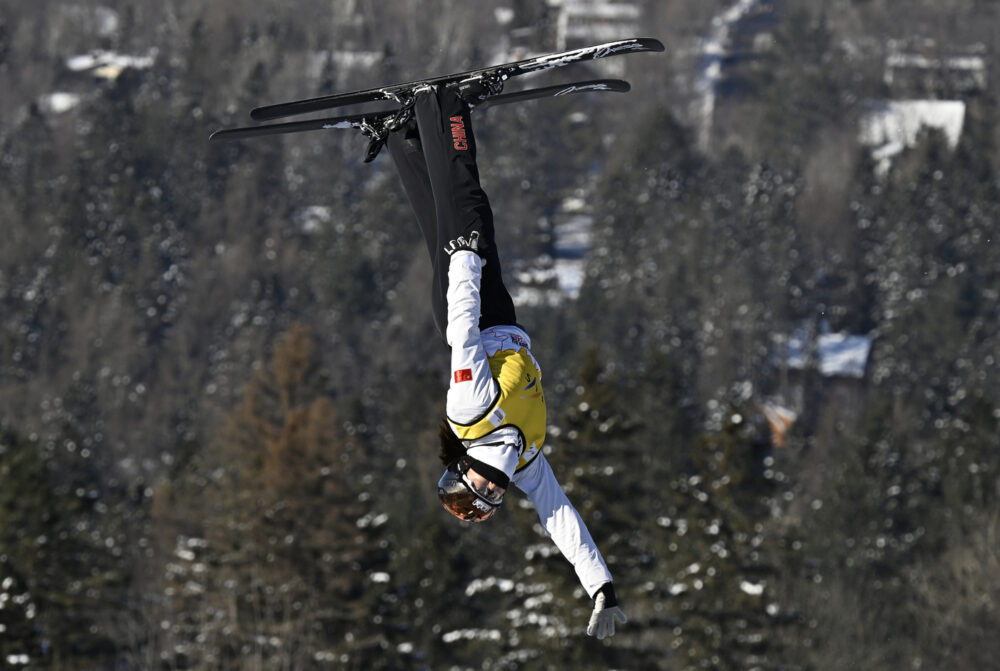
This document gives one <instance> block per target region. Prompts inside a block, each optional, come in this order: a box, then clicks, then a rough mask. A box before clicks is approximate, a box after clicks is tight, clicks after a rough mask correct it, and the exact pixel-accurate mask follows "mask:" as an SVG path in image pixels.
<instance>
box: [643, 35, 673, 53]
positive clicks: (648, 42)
mask: <svg viewBox="0 0 1000 671" xmlns="http://www.w3.org/2000/svg"><path fill="white" fill-rule="evenodd" d="M636 41H638V42H639V43H641V44H642V46H643V47H645V48H646V49H647V50H649V51H665V50H666V47H665V46H663V42H661V41H659V40H658V39H656V38H655V37H637V38H636Z"/></svg>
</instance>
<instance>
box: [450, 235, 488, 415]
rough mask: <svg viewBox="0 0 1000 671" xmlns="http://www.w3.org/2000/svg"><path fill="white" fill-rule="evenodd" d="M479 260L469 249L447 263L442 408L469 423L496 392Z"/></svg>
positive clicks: (455, 254)
mask: <svg viewBox="0 0 1000 671" xmlns="http://www.w3.org/2000/svg"><path fill="white" fill-rule="evenodd" d="M482 274H483V260H482V259H481V258H480V257H479V255H477V254H475V253H474V252H469V251H459V252H455V253H454V254H452V255H451V260H450V261H449V265H448V327H447V331H446V333H445V337H446V338H447V339H448V344H449V345H450V346H451V382H450V385H449V387H448V400H447V403H446V412H447V414H448V418H449V419H450V420H452V421H453V422H455V423H457V424H472V423H474V422H476V421H478V420H479V419H480V418H481V417H482V416H483V415H485V414H486V412H487V411H488V410H489V409H490V407H492V405H493V403H494V401H495V400H496V398H497V395H498V394H499V389H498V388H497V383H496V380H494V379H493V374H492V373H491V372H490V363H489V360H488V359H487V358H486V350H485V349H484V348H483V342H482V337H481V336H480V333H479V317H480V314H481V312H482V306H481V302H480V301H481V297H480V293H479V286H480V281H481V279H482Z"/></svg>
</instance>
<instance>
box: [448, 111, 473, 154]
mask: <svg viewBox="0 0 1000 671" xmlns="http://www.w3.org/2000/svg"><path fill="white" fill-rule="evenodd" d="M449 121H451V144H452V146H453V147H455V150H456V151H465V150H467V149H468V148H469V140H468V138H466V136H465V121H463V120H462V117H460V116H453V117H451V118H450V119H449Z"/></svg>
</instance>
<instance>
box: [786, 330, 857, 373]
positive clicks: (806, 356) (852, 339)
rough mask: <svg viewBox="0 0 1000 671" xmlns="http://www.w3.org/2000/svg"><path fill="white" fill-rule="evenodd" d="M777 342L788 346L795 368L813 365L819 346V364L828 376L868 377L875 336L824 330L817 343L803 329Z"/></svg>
mask: <svg viewBox="0 0 1000 671" xmlns="http://www.w3.org/2000/svg"><path fill="white" fill-rule="evenodd" d="M776 341H778V342H779V343H780V344H782V345H784V346H785V347H786V353H785V363H786V364H787V365H788V367H789V368H793V369H795V370H805V369H807V368H809V367H810V366H811V359H812V356H813V354H812V351H811V350H813V348H815V349H814V351H815V363H816V366H817V367H818V369H819V372H820V373H821V374H822V375H823V376H825V377H853V378H862V377H864V376H865V369H866V368H867V366H868V355H869V354H870V353H871V348H872V338H871V336H867V335H848V334H845V333H821V334H819V335H818V336H816V341H815V343H814V344H813V343H811V342H810V340H809V338H808V336H807V335H806V334H805V333H804V332H803V331H797V332H796V333H794V334H792V335H791V336H790V337H788V338H784V337H778V338H776Z"/></svg>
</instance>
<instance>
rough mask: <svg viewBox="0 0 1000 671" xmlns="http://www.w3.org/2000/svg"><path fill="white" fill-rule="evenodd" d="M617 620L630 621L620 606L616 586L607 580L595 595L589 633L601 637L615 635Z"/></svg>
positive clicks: (623, 622)
mask: <svg viewBox="0 0 1000 671" xmlns="http://www.w3.org/2000/svg"><path fill="white" fill-rule="evenodd" d="M615 620H618V621H619V622H621V623H622V624H625V623H626V622H628V618H627V617H625V613H624V612H623V611H622V609H621V608H619V607H618V601H617V600H616V599H615V588H614V587H613V586H612V585H611V583H609V582H606V583H604V584H603V585H601V589H599V590H597V594H595V595H594V612H593V613H591V614H590V624H588V625H587V635H588V636H597V638H599V639H601V638H604V637H605V636H608V637H610V636H614V635H615Z"/></svg>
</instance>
